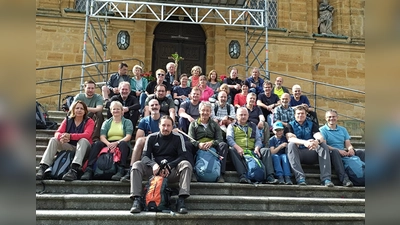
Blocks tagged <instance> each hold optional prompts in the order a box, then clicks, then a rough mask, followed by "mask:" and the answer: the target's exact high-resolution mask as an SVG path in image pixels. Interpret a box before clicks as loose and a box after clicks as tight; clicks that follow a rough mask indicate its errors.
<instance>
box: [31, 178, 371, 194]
mask: <svg viewBox="0 0 400 225" xmlns="http://www.w3.org/2000/svg"><path fill="white" fill-rule="evenodd" d="M40 183H41V181H36V185H40ZM43 183H44V184H45V185H46V184H48V185H60V186H66V185H67V186H75V185H76V186H78V185H85V186H121V187H129V186H130V183H129V182H120V181H105V180H91V181H81V180H75V181H72V182H70V181H64V180H43ZM146 183H147V181H142V184H146ZM177 185H178V184H177V183H172V184H171V185H170V187H177ZM190 186H191V187H196V188H210V189H213V188H240V189H253V188H260V189H289V190H299V189H301V190H322V191H324V190H329V191H338V192H343V191H352V192H365V187H350V188H349V187H343V186H335V187H333V188H329V187H325V186H322V185H306V186H300V185H273V184H240V183H228V182H225V183H212V182H210V183H208V182H192V183H191V184H190Z"/></svg>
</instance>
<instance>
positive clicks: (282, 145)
mask: <svg viewBox="0 0 400 225" xmlns="http://www.w3.org/2000/svg"><path fill="white" fill-rule="evenodd" d="M283 130H284V126H283V124H282V122H280V121H277V122H275V123H274V125H273V132H274V134H275V135H274V136H272V137H271V138H270V139H269V149H270V151H271V157H272V162H273V164H274V169H275V175H276V176H277V177H278V181H279V184H287V185H292V184H293V183H292V181H291V179H290V176H291V174H290V164H289V161H288V158H287V155H286V153H285V150H286V147H287V145H288V141H287V139H286V137H285V136H284V135H283Z"/></svg>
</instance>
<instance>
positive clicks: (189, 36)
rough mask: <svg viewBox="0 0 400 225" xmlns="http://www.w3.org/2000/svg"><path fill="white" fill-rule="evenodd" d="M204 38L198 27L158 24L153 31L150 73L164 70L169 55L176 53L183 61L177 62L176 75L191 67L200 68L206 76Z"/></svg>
mask: <svg viewBox="0 0 400 225" xmlns="http://www.w3.org/2000/svg"><path fill="white" fill-rule="evenodd" d="M205 41H206V37H205V33H204V31H203V29H202V27H201V26H200V25H197V24H183V23H167V22H165V23H160V24H159V25H158V26H157V27H156V29H155V30H154V42H153V57H152V71H156V70H157V69H164V70H165V66H166V65H167V63H168V62H173V60H172V59H168V57H170V56H171V54H173V53H175V52H177V53H178V54H179V55H180V56H182V57H183V58H184V60H181V61H179V64H178V71H177V74H178V75H180V74H182V73H187V74H188V75H189V76H190V71H191V69H192V67H193V66H196V65H198V66H200V67H201V68H202V70H203V74H205V75H206V73H207V72H206V71H205V68H206V63H205V60H206V45H205Z"/></svg>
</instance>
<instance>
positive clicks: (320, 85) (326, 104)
mask: <svg viewBox="0 0 400 225" xmlns="http://www.w3.org/2000/svg"><path fill="white" fill-rule="evenodd" d="M232 67H236V68H244V69H243V70H244V71H246V75H245V77H246V78H247V77H249V76H250V75H247V72H251V70H249V69H251V68H252V67H248V66H246V65H244V64H234V65H231V66H228V68H227V76H229V71H230V69H231V68H232ZM239 71H240V70H239ZM267 73H269V74H270V75H275V77H277V76H280V77H283V78H288V79H285V84H291V86H289V87H292V85H294V84H301V85H300V86H301V87H302V93H303V95H306V96H307V97H308V98H309V100H310V102H311V103H312V106H313V108H315V111H316V112H317V111H320V112H322V113H319V114H318V113H317V115H318V117H319V121H320V122H322V121H325V118H324V115H325V112H326V111H327V110H329V109H332V108H336V110H337V111H338V115H339V116H340V117H341V118H347V119H349V120H352V121H354V122H356V123H358V125H356V126H357V127H362V126H365V105H363V104H362V103H363V102H365V92H364V91H360V90H356V89H352V88H348V87H343V86H339V85H333V84H329V83H324V82H320V81H315V80H310V79H306V78H302V77H296V76H292V75H289V74H284V73H278V72H273V71H265V70H262V69H260V76H262V77H263V78H265V79H267V80H269V79H268V78H267V76H265V74H267ZM284 86H285V85H284ZM288 89H289V90H290V91H291V88H288ZM323 89H324V90H323ZM340 92H343V93H340ZM321 93H325V94H326V93H329V94H330V95H322V94H321ZM335 95H337V96H339V97H335ZM352 101H356V102H358V103H354V102H352ZM331 105H335V106H336V107H330V106H331ZM346 111H347V112H352V113H343V112H346ZM357 112H358V114H359V116H354V114H356V115H357ZM341 122H343V120H342V121H341ZM360 124H362V125H360Z"/></svg>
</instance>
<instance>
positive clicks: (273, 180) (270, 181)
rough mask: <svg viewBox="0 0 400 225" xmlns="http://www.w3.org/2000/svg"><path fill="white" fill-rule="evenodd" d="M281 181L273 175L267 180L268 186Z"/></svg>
mask: <svg viewBox="0 0 400 225" xmlns="http://www.w3.org/2000/svg"><path fill="white" fill-rule="evenodd" d="M278 182H279V181H278V179H275V177H274V176H273V175H269V176H268V177H267V179H266V183H267V184H277V183H278Z"/></svg>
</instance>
